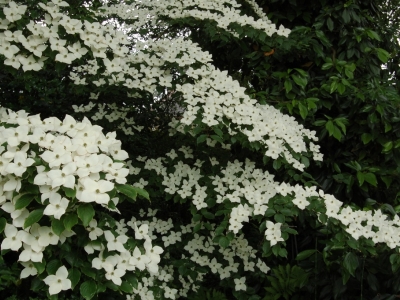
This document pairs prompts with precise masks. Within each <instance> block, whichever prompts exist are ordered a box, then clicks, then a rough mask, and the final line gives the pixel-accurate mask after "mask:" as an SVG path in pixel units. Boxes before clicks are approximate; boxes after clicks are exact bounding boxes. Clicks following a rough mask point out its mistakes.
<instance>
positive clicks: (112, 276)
mask: <svg viewBox="0 0 400 300" xmlns="http://www.w3.org/2000/svg"><path fill="white" fill-rule="evenodd" d="M106 271H107V273H106V275H105V276H106V278H107V279H108V280H112V282H114V284H116V285H121V283H122V280H121V277H122V276H124V275H125V272H126V271H125V270H124V269H119V268H117V269H114V268H109V269H108V270H106Z"/></svg>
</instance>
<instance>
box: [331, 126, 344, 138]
mask: <svg viewBox="0 0 400 300" xmlns="http://www.w3.org/2000/svg"><path fill="white" fill-rule="evenodd" d="M333 137H334V138H335V139H337V140H338V141H340V139H341V138H342V133H341V132H340V130H339V128H338V127H336V126H334V127H333Z"/></svg>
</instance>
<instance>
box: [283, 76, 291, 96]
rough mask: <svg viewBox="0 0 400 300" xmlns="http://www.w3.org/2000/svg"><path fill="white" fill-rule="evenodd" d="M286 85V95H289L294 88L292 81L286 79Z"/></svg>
mask: <svg viewBox="0 0 400 300" xmlns="http://www.w3.org/2000/svg"><path fill="white" fill-rule="evenodd" d="M284 85H285V90H286V93H289V92H290V91H291V90H292V88H293V86H292V81H290V79H286V80H285V83H284Z"/></svg>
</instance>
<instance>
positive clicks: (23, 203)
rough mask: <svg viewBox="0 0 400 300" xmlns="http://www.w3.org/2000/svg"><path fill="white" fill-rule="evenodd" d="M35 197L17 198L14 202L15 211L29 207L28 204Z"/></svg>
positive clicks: (23, 196) (25, 195)
mask: <svg viewBox="0 0 400 300" xmlns="http://www.w3.org/2000/svg"><path fill="white" fill-rule="evenodd" d="M35 196H36V195H34V194H24V195H22V196H21V197H19V198H18V200H17V201H16V202H15V209H16V210H17V209H22V208H25V207H27V206H28V205H29V203H31V202H32V200H33V199H34V198H35Z"/></svg>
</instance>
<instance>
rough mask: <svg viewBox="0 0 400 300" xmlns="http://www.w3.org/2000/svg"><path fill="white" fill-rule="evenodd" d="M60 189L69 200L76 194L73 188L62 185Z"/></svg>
mask: <svg viewBox="0 0 400 300" xmlns="http://www.w3.org/2000/svg"><path fill="white" fill-rule="evenodd" d="M62 189H63V191H64V193H65V196H67V198H68V199H70V200H74V199H75V196H76V190H75V189H70V188H67V187H65V186H63V187H62Z"/></svg>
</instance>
